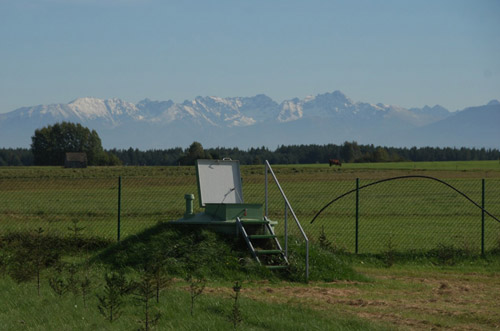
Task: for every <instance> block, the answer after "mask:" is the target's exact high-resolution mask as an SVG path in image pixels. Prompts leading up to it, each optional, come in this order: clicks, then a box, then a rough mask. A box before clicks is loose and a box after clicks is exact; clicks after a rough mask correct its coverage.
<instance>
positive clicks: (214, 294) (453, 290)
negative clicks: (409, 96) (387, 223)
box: [0, 224, 500, 330]
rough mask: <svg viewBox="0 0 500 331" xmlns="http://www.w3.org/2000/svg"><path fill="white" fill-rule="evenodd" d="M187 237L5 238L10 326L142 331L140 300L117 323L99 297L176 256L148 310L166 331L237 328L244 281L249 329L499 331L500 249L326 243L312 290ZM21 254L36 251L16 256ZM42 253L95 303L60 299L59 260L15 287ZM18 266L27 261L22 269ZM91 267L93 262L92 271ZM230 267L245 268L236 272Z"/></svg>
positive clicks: (3, 287)
mask: <svg viewBox="0 0 500 331" xmlns="http://www.w3.org/2000/svg"><path fill="white" fill-rule="evenodd" d="M185 230H186V231H187V229H185ZM186 231H184V230H182V229H175V230H174V229H172V228H171V225H169V224H159V225H158V226H157V227H155V228H152V229H150V230H149V231H144V232H143V233H142V234H140V235H138V236H137V237H135V238H129V239H127V240H125V241H123V242H122V243H120V244H114V245H111V246H108V248H106V249H104V250H102V247H103V246H102V245H103V244H105V242H101V241H99V240H84V239H81V238H80V239H78V240H76V238H72V239H71V238H69V239H67V240H65V241H63V242H60V240H59V241H58V240H57V238H56V237H44V239H46V240H45V241H42V242H40V241H37V240H39V237H33V235H32V234H25V235H24V236H23V235H21V234H20V235H10V236H7V237H2V238H1V240H0V293H2V300H0V325H1V329H2V330H19V329H23V330H88V329H97V330H135V329H140V328H141V327H143V326H144V309H143V307H142V306H140V304H139V302H138V300H137V296H134V295H131V294H127V295H126V296H125V297H124V299H123V301H124V302H123V305H122V307H121V316H120V317H119V318H118V319H116V320H115V321H113V322H112V323H111V322H109V321H107V320H106V319H105V318H104V316H102V315H101V314H100V313H99V310H98V300H97V296H96V295H97V294H101V295H102V294H103V293H104V286H105V282H104V274H105V273H108V272H109V271H110V270H115V271H117V270H122V271H123V272H125V275H126V278H127V279H128V280H135V281H138V280H139V278H140V277H141V269H142V268H143V266H144V265H145V264H148V263H149V261H148V259H149V258H150V257H151V256H154V255H155V254H156V253H158V252H163V253H165V254H167V255H168V257H169V259H167V260H165V261H166V263H169V264H171V265H172V268H171V269H168V270H169V271H168V275H169V276H170V277H171V276H175V278H174V279H173V280H172V281H171V282H170V284H169V285H168V286H167V287H166V288H165V289H163V291H162V292H161V293H160V300H159V302H158V303H156V302H155V300H154V298H152V299H151V301H150V306H149V307H150V309H151V313H152V314H154V313H156V312H159V313H161V317H160V319H159V320H158V325H157V326H156V327H157V329H160V330H230V329H233V324H232V322H231V317H230V316H231V312H232V308H233V303H234V299H233V297H232V295H234V292H233V288H232V286H233V284H234V281H235V280H240V281H243V287H242V290H241V293H240V302H239V304H240V306H239V309H240V312H241V315H240V317H241V323H240V324H239V325H238V328H239V329H241V330H269V329H272V330H379V329H384V330H386V329H412V330H413V329H432V328H454V329H481V330H488V329H495V328H498V327H500V303H499V302H498V298H497V295H498V293H499V291H500V277H499V276H500V258H499V255H498V252H492V253H490V254H489V255H487V256H486V257H485V258H480V257H478V256H474V255H469V254H468V252H464V251H462V250H455V249H453V248H451V247H444V248H443V249H442V250H441V251H436V252H434V253H433V252H430V253H429V252H427V253H425V254H412V253H407V254H394V255H391V254H392V253H391V252H386V253H384V254H379V255H353V254H346V253H338V252H337V253H336V250H337V248H336V247H334V246H332V245H331V243H330V244H326V242H325V241H323V245H322V246H321V247H318V246H317V245H312V247H311V261H312V262H313V263H312V265H311V275H312V276H313V277H311V278H313V281H311V282H310V283H308V284H305V283H303V282H300V281H299V282H297V281H295V280H294V278H297V277H294V273H297V274H298V275H300V274H301V269H300V267H297V266H296V265H295V266H293V267H292V268H291V271H290V272H289V273H288V274H286V273H285V274H271V273H269V272H267V270H265V269H262V268H260V267H258V266H256V265H255V263H253V262H252V261H251V259H250V260H246V257H248V253H246V251H244V250H241V251H240V250H239V249H238V247H239V243H237V242H233V241H232V240H231V239H230V238H228V239H224V238H221V237H218V236H217V235H216V234H213V233H212V234H211V233H210V232H207V231H206V230H202V229H198V230H196V231H194V232H192V231H189V232H186ZM33 241H34V242H35V244H36V243H37V242H38V243H43V246H40V247H41V248H42V249H41V250H38V251H37V247H39V246H37V245H35V246H29V245H28V243H32V245H33ZM108 245H109V243H108ZM169 247H170V248H175V249H173V250H172V249H169ZM300 249H301V247H300V246H299V247H298V250H297V251H296V252H295V253H294V254H296V256H298V257H301V254H303V252H301V251H300ZM19 250H21V251H23V250H28V251H26V252H25V253H29V252H32V254H31V255H30V254H19V253H18V252H19ZM37 252H38V253H40V252H42V253H44V254H49V255H50V256H59V258H60V261H61V262H64V263H65V264H66V265H76V266H79V268H77V274H76V277H77V278H80V279H81V277H83V275H84V274H85V275H87V276H88V277H89V279H90V284H91V286H90V289H89V293H87V295H86V304H84V301H83V295H82V292H78V291H77V292H71V291H68V292H67V293H64V294H62V295H57V294H55V292H54V291H53V290H52V289H51V288H50V286H49V284H48V279H49V278H51V277H53V276H54V275H57V274H58V271H57V261H55V260H54V259H56V258H54V259H51V260H47V265H46V266H44V267H43V270H42V274H41V291H40V295H37V285H36V281H35V280H34V279H33V276H32V277H31V280H26V279H24V281H23V280H22V279H18V278H14V277H13V278H11V275H19V273H12V271H13V269H19V268H21V270H25V271H26V268H25V267H26V265H28V266H29V265H30V264H31V263H32V262H33V261H34V260H33V258H30V256H33V255H34V256H36V255H38V253H37ZM54 253H57V254H54ZM18 254H19V255H18ZM16 256H17V257H16ZM19 258H20V259H21V261H20V262H22V264H16V261H18V260H19ZM89 258H90V259H91V260H90V261H92V262H93V263H89V262H88V261H89V260H88V259H89ZM172 259H173V260H172ZM233 259H235V260H238V263H231V262H230V261H232V260H233ZM35 260H36V259H35ZM56 260H57V259H56ZM292 261H294V259H293V258H292ZM226 262H229V263H226ZM242 262H243V263H242ZM193 263H194V264H193ZM193 268H194V269H193ZM28 269H29V268H28ZM339 269H343V270H344V271H343V272H340V271H339ZM68 270H69V269H68ZM28 271H29V270H28ZM189 273H194V274H195V275H196V277H203V278H205V279H206V280H207V283H206V285H207V286H206V288H205V290H204V291H203V293H202V294H201V296H199V297H198V298H197V299H196V301H195V305H194V311H193V316H191V314H190V304H191V301H190V300H191V297H190V293H189V285H190V283H189V282H188V281H186V280H184V279H183V278H184V277H185V276H186V275H187V274H189ZM68 277H69V274H68V272H67V271H66V272H65V273H64V274H63V279H65V281H67V280H68ZM299 278H300V277H299ZM14 279H18V282H15V281H14ZM150 316H151V315H150ZM141 320H142V322H141Z"/></svg>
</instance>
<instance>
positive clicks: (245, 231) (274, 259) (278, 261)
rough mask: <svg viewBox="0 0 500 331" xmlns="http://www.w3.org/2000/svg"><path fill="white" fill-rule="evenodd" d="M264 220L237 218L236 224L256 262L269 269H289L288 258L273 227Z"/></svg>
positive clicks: (267, 220)
mask: <svg viewBox="0 0 500 331" xmlns="http://www.w3.org/2000/svg"><path fill="white" fill-rule="evenodd" d="M270 223H271V222H270V221H269V219H268V218H267V217H264V219H260V220H259V219H241V218H240V217H237V218H236V224H237V227H238V230H239V232H241V234H242V236H243V238H244V239H245V242H246V244H247V246H248V249H249V250H250V252H251V253H252V256H253V257H254V258H255V260H256V261H257V262H258V263H259V264H261V265H264V266H265V267H266V268H267V269H273V270H274V269H286V268H288V258H287V257H286V254H285V252H284V251H283V249H282V248H281V245H280V243H279V241H278V238H277V236H276V234H275V233H274V230H273V227H272V226H271V225H270Z"/></svg>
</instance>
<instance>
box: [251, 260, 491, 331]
mask: <svg viewBox="0 0 500 331" xmlns="http://www.w3.org/2000/svg"><path fill="white" fill-rule="evenodd" d="M361 272H363V273H365V274H367V275H368V276H369V277H371V278H372V279H373V280H374V281H373V282H370V283H357V282H343V281H340V282H333V283H313V284H309V286H290V284H289V283H286V284H282V285H278V286H277V285H269V284H262V285H258V284H253V285H251V286H252V287H247V288H244V289H243V291H242V295H244V296H246V297H249V298H252V299H254V300H257V301H259V300H265V301H270V302H281V303H289V304H295V305H307V306H308V307H310V308H313V309H318V310H322V311H325V312H328V313H335V314H353V315H356V316H359V317H361V318H364V319H369V320H373V321H376V322H378V323H380V322H383V323H386V324H388V325H392V326H394V327H396V328H401V329H426V330H429V329H452V330H489V329H491V330H493V329H499V328H500V299H499V298H500V274H498V273H492V274H479V273H469V274H467V273H460V272H450V271H433V272H429V271H421V272H418V271H415V270H413V271H411V272H408V271H404V270H391V269H363V270H361Z"/></svg>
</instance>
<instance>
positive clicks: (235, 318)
mask: <svg viewBox="0 0 500 331" xmlns="http://www.w3.org/2000/svg"><path fill="white" fill-rule="evenodd" d="M240 290H241V282H239V281H236V282H235V283H234V286H233V292H234V296H233V299H234V302H233V308H232V309H231V315H230V316H229V318H230V320H231V322H232V324H233V328H234V329H235V330H236V329H237V328H238V325H240V324H241V322H242V321H243V316H242V314H241V310H240V303H239V301H238V299H239V295H240Z"/></svg>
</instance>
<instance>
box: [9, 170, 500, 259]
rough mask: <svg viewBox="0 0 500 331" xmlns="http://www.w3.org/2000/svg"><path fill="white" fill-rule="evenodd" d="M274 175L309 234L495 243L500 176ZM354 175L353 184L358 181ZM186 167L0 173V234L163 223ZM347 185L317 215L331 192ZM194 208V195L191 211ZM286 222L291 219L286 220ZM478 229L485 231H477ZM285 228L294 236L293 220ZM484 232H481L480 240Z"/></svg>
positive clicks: (314, 237)
mask: <svg viewBox="0 0 500 331" xmlns="http://www.w3.org/2000/svg"><path fill="white" fill-rule="evenodd" d="M274 170H275V173H276V176H277V177H278V179H279V181H280V184H281V186H282V188H283V190H284V192H285V193H286V195H287V197H288V200H289V201H290V203H291V205H292V207H293V209H294V211H295V214H296V215H297V217H298V219H299V220H300V222H301V224H302V226H303V227H304V230H305V232H306V233H307V235H308V237H309V239H310V240H311V241H312V242H314V241H318V240H319V238H320V236H321V235H322V234H323V235H324V236H325V237H326V238H328V240H329V241H331V242H332V243H333V245H335V246H336V247H337V248H339V249H343V250H346V251H348V252H359V253H377V252H383V251H385V250H387V249H393V250H397V251H411V250H430V249H434V248H436V247H438V246H439V245H447V246H452V245H453V246H454V247H456V248H463V249H467V250H470V251H473V252H480V251H481V248H482V245H484V249H485V250H486V251H488V250H492V249H499V248H500V223H499V222H497V221H496V220H494V219H493V218H492V217H491V216H489V215H485V216H484V227H483V224H482V210H481V208H478V207H477V206H476V205H474V204H473V203H471V202H470V201H469V200H467V199H466V198H465V197H464V196H463V195H461V194H460V193H459V192H457V191H456V190H458V191H460V192H462V193H463V194H465V195H466V196H467V197H468V198H470V199H471V200H472V201H474V202H476V203H477V204H478V205H479V206H481V204H482V203H483V201H484V206H485V209H486V210H488V212H490V213H491V214H492V215H494V216H496V217H497V218H499V217H500V179H499V178H489V179H486V180H485V181H484V182H485V189H484V199H483V189H482V180H481V179H480V178H477V177H476V178H469V177H470V176H469V177H468V176H465V177H463V178H461V177H460V174H458V175H456V174H454V175H453V176H452V177H450V178H444V179H443V180H444V181H445V182H446V183H447V184H449V185H451V186H453V188H455V189H456V190H453V189H451V188H450V187H448V186H446V185H443V183H440V182H438V181H434V180H430V179H427V178H403V179H398V180H394V181H387V182H381V183H379V184H376V185H372V186H368V187H364V186H365V185H367V184H370V183H374V182H376V181H378V180H380V179H381V178H387V177H391V176H397V175H400V173H396V172H373V173H370V172H361V173H356V172H344V171H338V170H337V171H333V170H331V169H327V170H324V169H323V170H321V169H320V170H315V168H311V169H307V168H301V167H297V168H294V167H275V168H274ZM242 177H243V195H244V200H245V202H248V203H262V204H264V199H265V197H264V195H265V188H264V187H265V185H264V167H263V166H253V167H243V169H242ZM357 177H360V179H359V182H358V186H359V187H360V188H361V189H360V190H359V191H356V178H357ZM268 180H269V188H268V190H269V191H268V192H269V198H268V202H269V217H270V218H271V219H272V220H276V221H278V222H279V224H278V226H277V227H276V232H277V233H278V234H283V231H284V222H283V220H284V214H285V204H284V201H283V198H282V197H281V194H280V193H279V191H278V188H277V187H276V185H274V183H273V182H271V178H268ZM197 191H198V189H197V185H196V176H195V173H194V169H192V167H191V168H187V167H179V168H178V167H171V169H170V168H164V170H163V171H161V172H157V173H155V174H153V175H148V176H139V175H133V176H130V175H127V176H121V177H119V176H113V177H112V178H110V176H95V177H92V178H69V177H63V176H61V177H57V176H56V177H50V178H43V177H42V178H18V177H12V178H3V179H0V234H6V233H8V232H19V231H34V230H36V229H38V228H40V227H41V228H43V229H44V230H45V232H44V233H47V234H52V235H58V236H70V235H73V234H74V233H75V232H78V234H79V235H81V236H99V237H103V238H107V239H110V240H117V238H118V235H119V236H120V237H121V238H125V237H127V236H129V235H133V234H137V233H139V232H140V231H142V230H144V229H146V228H148V227H151V226H152V225H155V224H157V223H158V222H161V221H169V220H176V219H179V218H182V216H183V214H184V212H185V201H184V195H185V194H186V193H194V194H195V195H196V196H197ZM348 191H353V192H352V193H350V194H347V195H345V196H344V197H343V198H340V199H339V200H337V201H335V202H334V203H332V204H331V205H329V206H328V207H327V208H325V209H324V210H323V211H322V212H321V213H320V214H319V215H318V216H317V217H316V219H315V220H314V222H313V223H312V224H311V220H312V219H313V218H314V217H315V215H316V214H317V213H318V212H319V211H320V210H321V209H322V208H323V207H325V205H327V204H328V203H329V202H331V201H332V200H333V199H335V198H336V197H339V196H341V195H342V194H344V193H346V192H348ZM201 211H202V209H201V208H200V207H199V206H198V203H197V201H195V212H201ZM288 219H289V224H291V222H293V220H292V218H291V217H289V218H288ZM483 228H484V230H483ZM289 232H290V234H291V235H292V236H293V235H296V237H299V233H298V228H297V227H296V226H293V224H291V225H290V226H289ZM483 238H484V239H483Z"/></svg>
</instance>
